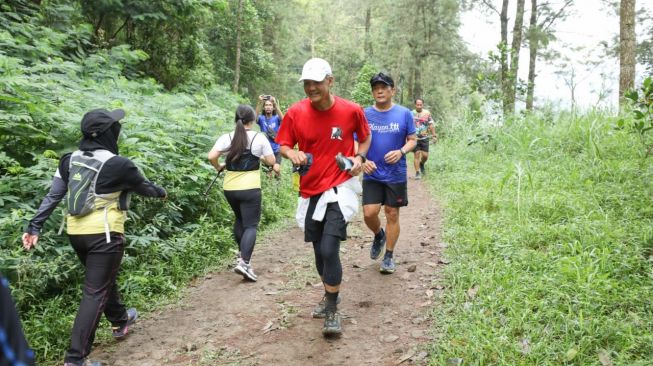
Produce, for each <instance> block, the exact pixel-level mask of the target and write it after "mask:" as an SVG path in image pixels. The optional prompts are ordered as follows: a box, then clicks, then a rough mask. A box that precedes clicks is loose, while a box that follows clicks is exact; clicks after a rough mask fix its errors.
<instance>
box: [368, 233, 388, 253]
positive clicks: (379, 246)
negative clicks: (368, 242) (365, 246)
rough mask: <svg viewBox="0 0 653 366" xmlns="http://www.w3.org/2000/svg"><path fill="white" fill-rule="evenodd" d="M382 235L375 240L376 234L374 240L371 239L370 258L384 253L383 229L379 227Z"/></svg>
mask: <svg viewBox="0 0 653 366" xmlns="http://www.w3.org/2000/svg"><path fill="white" fill-rule="evenodd" d="M381 232H382V233H383V236H382V237H381V239H379V240H376V235H375V236H374V241H372V247H371V248H370V258H372V259H378V258H379V257H380V256H381V255H382V254H384V253H385V231H384V230H383V229H381Z"/></svg>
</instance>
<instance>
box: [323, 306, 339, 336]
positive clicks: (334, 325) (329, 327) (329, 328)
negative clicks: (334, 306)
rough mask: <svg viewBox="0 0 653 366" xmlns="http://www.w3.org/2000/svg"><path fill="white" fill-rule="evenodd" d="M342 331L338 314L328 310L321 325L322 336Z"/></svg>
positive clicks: (337, 333)
mask: <svg viewBox="0 0 653 366" xmlns="http://www.w3.org/2000/svg"><path fill="white" fill-rule="evenodd" d="M341 333H342V322H341V320H340V314H338V312H336V311H329V312H327V313H326V318H324V326H323V327H322V334H323V335H324V336H333V335H339V334H341Z"/></svg>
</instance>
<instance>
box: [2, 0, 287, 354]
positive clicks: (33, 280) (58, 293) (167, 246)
mask: <svg viewBox="0 0 653 366" xmlns="http://www.w3.org/2000/svg"><path fill="white" fill-rule="evenodd" d="M52 4H58V2H56V1H55V2H53V3H52ZM53 6H54V5H53ZM53 9H54V10H57V11H58V12H59V15H61V12H63V11H66V9H68V8H66V7H64V6H60V5H59V6H57V7H56V8H47V7H46V8H44V9H40V8H38V7H36V6H34V5H31V3H28V2H21V1H19V2H14V3H12V5H7V4H3V5H2V8H1V11H0V24H2V29H0V85H1V87H0V141H1V143H2V145H1V146H2V149H1V150H0V207H1V210H0V251H1V252H2V256H0V272H2V273H3V274H5V275H6V276H7V277H8V278H9V279H10V281H11V283H12V292H13V295H14V297H15V300H16V301H17V304H18V307H19V310H20V312H21V317H22V319H23V322H24V326H25V330H26V333H27V336H28V339H29V340H30V344H31V345H32V346H33V347H34V348H35V351H36V353H37V355H38V358H39V364H44V363H47V362H48V360H57V361H59V360H61V358H62V355H63V352H64V351H65V349H66V348H67V343H68V338H69V337H68V334H69V331H70V324H71V323H72V317H74V314H75V312H76V310H77V304H78V301H79V298H80V289H79V284H80V283H81V275H82V273H83V271H82V270H81V268H80V265H79V263H78V260H77V258H76V256H75V255H74V252H73V250H72V248H71V247H70V245H69V244H68V240H67V238H66V237H65V235H58V234H57V229H58V228H59V226H60V224H61V222H62V220H63V218H62V211H61V210H57V211H56V212H55V213H54V214H53V215H52V217H51V218H50V219H49V221H48V222H47V224H46V227H45V228H44V231H43V233H42V236H41V238H40V240H39V245H38V246H37V249H36V250H34V251H32V252H30V253H26V252H24V251H23V250H22V249H21V244H20V236H21V234H22V232H23V229H24V227H25V225H26V222H27V220H29V219H30V218H31V216H32V215H33V213H34V212H35V209H36V208H37V207H38V205H39V202H40V200H41V198H42V197H43V196H44V195H45V193H46V192H47V189H48V187H49V185H50V181H51V179H52V175H53V173H54V170H55V169H56V166H57V162H58V157H59V156H60V155H61V154H63V153H64V152H67V151H71V150H74V149H75V146H76V144H77V141H78V140H79V138H80V136H81V134H80V132H79V122H80V120H81V116H82V115H83V113H84V112H85V111H87V110H89V109H92V108H98V107H105V108H123V109H125V110H126V111H127V117H126V118H125V124H124V128H123V133H122V136H121V140H120V142H119V143H120V148H121V150H120V152H121V155H124V156H127V157H129V158H131V159H132V160H133V161H134V162H135V163H136V164H137V166H139V167H140V168H141V169H142V171H143V173H144V174H145V175H146V177H147V178H149V179H150V180H152V181H154V182H156V183H158V184H161V185H162V186H164V187H165V188H166V189H167V190H168V193H169V199H168V200H167V201H165V202H164V201H160V200H145V199H140V198H138V197H135V198H134V199H133V201H132V208H133V209H132V211H131V212H130V214H129V220H128V223H127V228H126V232H127V238H128V245H127V249H126V253H125V258H124V260H123V266H122V273H121V277H120V285H121V291H122V292H123V295H124V298H125V299H126V301H127V302H128V303H129V304H133V305H136V306H139V307H141V308H142V309H148V308H151V307H152V306H153V305H154V304H156V302H157V300H162V299H165V298H166V297H168V296H171V295H174V294H175V293H176V292H177V289H178V286H179V285H182V284H184V283H186V282H187V281H188V280H189V279H191V278H193V277H195V276H197V275H198V274H201V273H203V272H205V271H206V270H207V269H209V268H215V266H217V265H218V264H219V263H220V261H222V260H224V259H225V258H228V257H230V256H231V255H232V254H233V253H234V251H235V248H236V246H235V243H234V242H233V240H232V238H231V236H230V226H231V223H232V222H233V218H232V213H231V210H230V209H229V207H228V205H227V204H226V202H225V200H224V197H223V195H222V194H221V190H220V188H219V186H220V182H218V183H217V184H216V186H215V187H214V188H213V190H212V191H211V192H210V193H209V195H208V197H205V196H204V195H203V192H204V190H205V188H206V186H207V185H208V183H209V182H210V181H211V179H212V178H213V177H214V174H215V172H214V170H213V168H212V167H211V166H210V165H209V164H208V162H207V160H206V153H207V151H208V150H209V149H210V147H211V146H212V144H213V142H214V141H215V138H216V137H217V136H218V134H219V133H221V132H224V131H225V130H226V129H229V128H231V127H232V124H231V121H232V118H233V117H232V116H233V111H234V110H235V106H236V105H237V104H238V103H239V102H241V100H240V99H239V97H238V96H236V95H233V94H231V93H230V92H228V91H226V90H225V89H224V88H223V87H221V86H211V87H207V88H204V89H197V88H196V87H193V88H188V90H195V91H194V92H181V91H178V92H175V93H171V92H167V91H166V90H165V88H164V87H163V86H162V85H161V84H159V83H157V82H156V81H155V80H153V79H151V78H135V76H136V74H137V73H136V71H134V70H137V69H138V68H139V67H140V65H141V63H140V62H141V61H143V60H146V59H148V55H147V54H146V53H145V52H143V51H140V50H132V49H131V48H130V47H128V46H125V45H117V46H113V47H109V48H99V47H95V46H93V45H92V43H91V40H92V39H91V38H90V37H89V35H90V34H91V28H90V25H89V24H86V23H80V24H79V25H78V26H77V27H74V28H72V29H66V30H65V31H59V30H57V28H56V27H55V28H52V27H49V26H48V25H47V23H56V21H55V20H53V19H52V18H51V17H50V16H51V15H52V12H53V11H54V10H53ZM68 10H70V12H71V13H70V14H73V13H74V8H70V9H68ZM75 45H77V46H78V47H75ZM288 176H289V175H286V177H288ZM264 181H265V182H266V186H265V187H264V189H265V196H264V211H263V226H264V227H265V226H267V225H269V224H271V223H273V222H275V221H278V220H279V219H280V218H282V217H285V216H287V215H288V211H289V209H290V206H291V205H293V203H294V199H293V196H292V193H291V190H290V189H289V187H290V180H289V179H284V180H282V181H280V182H279V183H277V184H275V185H273V184H269V185H268V184H267V181H266V180H264ZM279 185H280V186H279ZM61 206H62V208H63V204H62V205H61ZM101 329H105V328H103V326H101V327H100V331H99V332H98V336H99V337H102V336H103V335H106V334H105V333H106V332H102V331H101Z"/></svg>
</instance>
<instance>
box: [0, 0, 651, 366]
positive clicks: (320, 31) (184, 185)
mask: <svg viewBox="0 0 653 366" xmlns="http://www.w3.org/2000/svg"><path fill="white" fill-rule="evenodd" d="M588 3H592V4H590V6H592V5H595V3H601V5H602V6H605V7H606V9H608V10H609V11H614V14H616V15H614V21H615V22H619V23H620V24H621V25H622V33H621V34H620V35H615V38H613V39H608V40H605V43H604V44H603V50H604V53H603V54H602V55H603V57H611V58H613V59H615V60H616V59H619V60H620V61H619V62H615V68H614V71H613V72H614V73H619V74H620V75H624V77H623V78H622V80H621V81H622V82H623V85H621V84H620V85H619V86H615V88H618V89H619V90H620V108H619V109H617V108H612V109H590V110H587V111H583V112H582V113H580V112H579V111H577V110H576V109H575V108H574V107H573V103H572V104H571V108H562V107H560V106H557V105H551V104H546V103H545V101H544V100H537V99H536V98H534V93H533V90H534V89H536V87H537V79H536V76H537V62H541V63H556V62H558V63H559V61H560V60H564V57H565V55H564V54H560V53H559V52H558V53H556V52H551V50H550V49H549V45H551V44H554V43H555V42H556V41H557V39H558V36H559V35H557V34H556V24H558V23H557V22H559V21H560V20H561V19H564V17H565V16H570V15H572V14H573V15H574V16H578V14H582V9H583V6H588ZM470 8H474V9H479V10H482V12H483V13H484V14H486V15H487V16H488V17H496V19H498V20H499V24H500V27H499V28H500V29H496V32H497V34H499V35H500V39H501V42H500V43H499V44H498V45H496V51H495V52H492V53H491V54H490V55H489V57H488V58H482V57H480V56H479V55H476V54H474V53H472V52H470V51H468V49H467V46H466V44H465V42H464V41H463V40H462V39H461V36H460V34H459V33H460V32H459V30H460V29H459V28H460V17H461V14H462V13H463V12H464V11H466V10H469V9H470ZM573 10H575V11H577V13H573ZM651 19H652V17H651V14H649V13H647V12H645V11H639V9H638V8H637V7H636V4H635V1H634V0H631V1H621V2H614V1H598V0H597V1H587V2H586V1H557V2H556V1H541V0H540V1H536V0H531V1H530V2H529V3H526V2H525V1H524V0H516V1H509V0H500V1H490V0H487V1H485V0H484V1H469V2H465V1H453V0H404V1H389V0H377V1H368V0H361V1H356V2H352V1H340V0H336V1H326V0H313V1H309V0H294V1H274V0H256V1H255V0H183V1H138V0H96V1H84V0H76V1H73V0H50V1H48V0H43V1H38V0H32V1H30V0H5V1H3V2H1V3H0V141H1V142H2V144H1V150H0V207H1V210H0V251H1V253H2V254H1V255H0V272H2V273H3V274H4V275H6V276H7V277H8V278H9V280H10V281H11V283H12V293H13V295H14V297H15V300H16V302H17V305H18V308H19V311H20V313H21V317H22V320H23V324H24V326H25V331H26V334H27V336H28V339H29V341H30V344H31V345H32V346H33V347H34V348H35V350H36V352H37V356H38V359H39V364H55V363H56V362H58V361H59V360H60V359H61V357H62V354H63V352H64V350H65V349H66V347H67V342H68V336H67V335H68V332H69V329H70V324H71V323H72V319H73V317H74V314H75V311H76V308H77V301H78V299H79V296H80V289H79V285H78V284H79V283H80V282H81V276H82V271H81V268H80V266H79V264H78V263H77V260H76V258H75V256H74V253H73V251H72V249H71V248H70V246H69V245H68V243H67V239H66V238H65V236H62V235H58V234H57V231H58V229H59V226H60V224H61V222H62V211H60V210H58V211H56V213H55V214H53V215H52V217H51V218H50V220H49V221H48V224H47V225H46V227H45V228H44V231H43V235H42V237H41V239H40V245H39V246H38V248H37V250H36V251H35V252H33V253H25V252H24V251H22V249H21V247H20V243H19V238H20V235H21V234H22V231H23V229H24V227H25V224H26V221H27V220H29V218H31V215H32V214H33V213H34V211H35V209H36V207H37V206H38V204H39V202H40V199H41V198H42V197H43V195H44V194H45V192H46V191H47V188H48V186H49V183H50V180H51V177H52V173H53V171H54V169H55V168H56V164H57V161H58V157H59V156H60V155H61V154H63V153H64V152H67V151H70V150H73V149H74V148H75V146H76V143H77V141H78V140H79V137H80V133H79V121H80V119H81V116H82V115H83V113H84V112H85V111H87V110H89V109H92V108H97V107H106V108H123V109H125V110H126V111H127V118H126V121H127V124H126V125H125V128H124V129H123V137H122V140H121V154H123V155H125V156H128V157H130V158H132V159H133V160H134V161H135V162H136V163H137V165H138V166H139V167H141V168H142V170H143V172H144V174H145V175H146V176H147V177H148V178H149V179H151V180H152V181H154V182H157V183H160V184H162V185H163V186H164V187H166V188H167V189H168V192H169V195H170V199H169V200H168V201H167V202H165V203H162V202H152V201H146V200H139V199H136V200H135V201H136V202H135V203H134V205H133V207H134V210H133V211H131V212H130V223H129V226H128V228H127V233H128V248H127V252H126V255H125V258H124V262H123V270H122V273H121V279H120V283H121V291H122V292H123V294H124V296H125V298H126V299H128V300H129V302H130V303H133V304H136V305H137V306H139V307H140V308H142V309H144V310H151V309H153V308H154V307H156V306H158V305H160V304H161V303H163V302H165V301H169V299H170V298H174V297H175V296H176V295H177V294H178V293H179V289H181V288H183V287H184V286H185V285H186V284H187V283H188V281H189V280H190V279H192V278H194V277H196V276H198V275H200V274H202V273H205V272H206V271H209V270H211V269H214V268H216V267H217V266H218V265H219V263H220V262H221V260H224V259H225V258H227V257H229V256H231V255H232V254H233V252H234V245H233V243H232V242H231V238H230V236H229V226H230V221H231V213H230V211H229V209H228V206H227V205H226V202H224V198H223V197H222V195H221V194H220V192H219V189H213V190H212V191H211V192H209V196H208V198H207V197H204V195H203V193H204V189H205V188H206V186H207V184H208V183H209V182H210V180H211V179H212V178H213V174H214V173H213V170H212V169H211V167H210V166H209V165H208V164H207V161H206V159H205V155H206V152H207V151H208V149H209V148H210V146H212V144H213V142H214V139H215V138H216V136H218V135H219V134H220V133H221V132H224V131H226V130H228V129H230V128H231V118H232V114H233V110H234V108H235V106H236V105H237V104H238V103H250V104H254V101H255V99H256V97H257V96H258V95H259V94H272V95H275V96H276V97H277V98H278V99H279V100H280V102H281V105H282V107H287V106H289V105H290V104H292V103H294V102H295V101H297V100H299V99H301V98H302V97H303V90H302V88H301V85H300V84H298V83H297V78H298V76H299V73H300V71H301V65H302V64H303V63H304V62H305V61H306V60H307V59H308V58H310V57H312V56H319V57H323V58H325V59H327V60H329V62H330V63H331V65H332V67H333V69H334V73H335V76H336V89H335V93H336V94H338V95H341V96H343V97H347V98H351V99H353V100H355V101H357V102H358V103H360V104H361V105H363V106H366V105H369V104H371V103H372V99H371V96H370V92H369V84H368V80H369V77H370V76H371V75H372V74H373V73H375V72H378V71H384V72H389V73H390V74H391V75H393V77H394V78H395V81H396V84H397V90H398V93H397V97H396V102H397V103H400V104H404V105H407V106H411V105H412V102H413V99H414V98H416V97H422V98H424V99H425V100H426V101H427V105H428V108H429V109H430V110H431V111H432V112H433V113H434V116H435V117H436V119H437V121H438V130H439V131H440V142H439V144H438V145H437V146H435V147H434V152H433V156H434V157H437V158H434V159H431V161H430V162H429V169H430V170H431V171H432V172H433V174H431V175H429V178H428V180H427V183H428V184H430V185H431V186H432V188H433V192H434V195H435V196H436V197H437V198H438V200H440V201H441V202H442V204H443V207H444V210H445V217H446V220H445V224H444V234H445V238H446V242H447V245H448V250H447V255H448V258H449V260H450V261H451V265H450V266H449V267H448V268H447V271H446V273H445V279H446V282H447V288H446V290H445V291H443V292H442V293H441V294H439V295H438V296H439V297H440V304H441V305H440V306H438V307H436V308H434V309H433V324H434V325H433V331H434V334H436V337H435V340H434V342H433V343H432V344H430V345H428V347H429V348H430V350H431V352H430V355H431V356H430V357H431V362H432V363H435V364H443V363H446V362H449V363H451V362H458V361H460V362H469V363H471V364H479V365H483V364H506V365H508V364H510V365H514V364H524V365H530V364H562V363H564V364H577V365H589V364H596V365H604V366H605V365H610V364H629V365H637V364H641V365H647V364H650V363H649V360H651V359H653V347H652V346H651V345H652V344H653V332H652V329H653V320H651V319H653V317H652V316H651V315H652V312H653V308H652V306H651V301H650V297H649V296H647V295H648V294H650V293H651V287H652V283H651V281H652V280H653V271H652V270H651V258H653V233H652V230H653V229H652V227H653V226H652V225H651V220H652V219H653V210H651V189H652V188H651V184H650V177H651V173H652V171H651V167H650V165H651V164H650V158H649V155H650V152H651V149H652V146H653V144H652V142H651V141H650V136H649V135H650V133H649V130H650V128H651V127H653V110H652V108H651V104H652V102H651V96H653V85H651V82H650V81H649V82H644V83H642V84H639V83H638V84H637V85H635V68H636V67H638V68H639V70H641V71H640V75H646V74H649V75H650V74H651V72H653V56H652V52H653V51H652V50H653V47H651V44H652V42H653V26H652V23H651ZM635 24H637V25H638V28H637V31H636V30H635ZM520 50H522V52H523V53H526V54H528V56H529V62H528V63H527V65H528V67H529V73H528V77H527V78H526V79H525V80H521V79H520V78H519V77H517V75H521V74H520V73H519V70H518V67H517V66H518V65H520V64H523V63H520V61H519V54H520V52H519V51H520ZM569 62H571V61H569ZM567 65H568V64H567ZM636 65H637V66H636ZM531 67H532V74H531V72H530V71H531V70H530V68H531ZM573 70H574V69H573V68H571V67H565V66H564V63H563V66H562V67H561V70H560V77H561V78H563V79H565V80H568V82H566V85H567V86H568V87H569V89H570V91H571V93H570V94H571V95H572V100H573V90H574V85H577V82H578V79H577V78H578V75H575V74H574V73H573ZM575 78H576V79H575ZM574 80H575V81H574ZM629 91H630V92H629ZM629 101H630V102H629ZM286 168H287V169H288V167H287V166H286ZM264 181H265V182H266V183H265V187H264V190H265V198H264V213H263V226H264V227H270V226H274V225H280V224H282V223H283V221H282V219H283V218H285V217H289V216H291V215H292V210H293V209H294V198H293V197H294V194H293V192H292V190H291V183H290V181H289V179H286V180H282V181H281V185H280V186H278V185H273V184H268V182H267V181H266V180H264ZM102 337H103V336H102V335H100V339H99V341H100V342H102V341H104V339H103V338H102ZM452 360H453V361H452ZM463 360H464V361H463Z"/></svg>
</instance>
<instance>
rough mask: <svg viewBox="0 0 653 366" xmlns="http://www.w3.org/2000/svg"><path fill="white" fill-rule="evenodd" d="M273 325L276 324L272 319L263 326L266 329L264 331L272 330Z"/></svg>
mask: <svg viewBox="0 0 653 366" xmlns="http://www.w3.org/2000/svg"><path fill="white" fill-rule="evenodd" d="M273 325H274V322H273V321H272V320H270V321H269V322H268V323H267V324H265V326H264V327H263V328H261V330H262V331H264V332H265V331H267V330H270V328H272V326H273Z"/></svg>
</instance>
